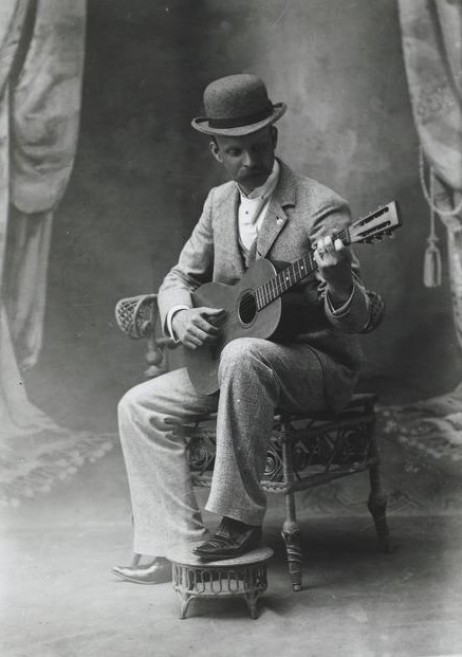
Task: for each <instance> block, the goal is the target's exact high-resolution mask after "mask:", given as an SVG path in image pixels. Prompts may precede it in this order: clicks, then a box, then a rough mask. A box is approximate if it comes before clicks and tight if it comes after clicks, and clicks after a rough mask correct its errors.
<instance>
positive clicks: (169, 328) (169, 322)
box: [165, 304, 190, 342]
mask: <svg viewBox="0 0 462 657" xmlns="http://www.w3.org/2000/svg"><path fill="white" fill-rule="evenodd" d="M179 310H190V308H189V306H185V305H183V304H179V305H178V306H173V308H170V310H169V311H168V313H167V319H166V321H165V324H166V327H167V333H168V334H169V336H170V337H171V338H172V340H173V342H179V339H178V338H177V336H176V335H175V333H174V331H173V328H172V319H173V315H174V314H175V313H177V312H178V311H179Z"/></svg>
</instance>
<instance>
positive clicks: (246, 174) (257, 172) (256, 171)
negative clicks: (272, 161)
mask: <svg viewBox="0 0 462 657" xmlns="http://www.w3.org/2000/svg"><path fill="white" fill-rule="evenodd" d="M270 173H271V172H270V171H269V170H268V169H267V168H266V167H258V168H253V169H249V168H248V167H246V168H245V169H243V170H241V178H243V179H244V180H245V179H246V178H254V177H255V176H261V175H265V176H269V174H270Z"/></svg>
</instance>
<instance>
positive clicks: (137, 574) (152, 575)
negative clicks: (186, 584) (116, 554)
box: [112, 558, 172, 584]
mask: <svg viewBox="0 0 462 657" xmlns="http://www.w3.org/2000/svg"><path fill="white" fill-rule="evenodd" d="M112 572H113V573H114V575H117V577H120V578H121V579H124V580H125V581H126V582H133V583H134V584H163V583H165V582H171V580H172V564H171V563H170V562H169V561H167V560H166V559H160V558H158V559H155V560H154V561H153V562H152V563H150V564H147V565H146V566H135V567H131V566H113V567H112Z"/></svg>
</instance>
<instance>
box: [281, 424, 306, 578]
mask: <svg viewBox="0 0 462 657" xmlns="http://www.w3.org/2000/svg"><path fill="white" fill-rule="evenodd" d="M283 428H284V430H283V437H282V465H283V470H284V481H285V483H286V484H291V483H292V482H293V480H294V469H293V460H292V444H291V430H290V424H289V423H288V422H284V424H283ZM285 504H286V519H285V521H284V524H283V526H282V538H283V539H284V543H285V546H286V552H287V565H288V567H289V577H290V581H291V583H292V588H293V590H294V591H301V589H302V574H303V559H302V533H301V530H300V526H299V524H298V523H297V516H296V511H295V494H294V492H293V491H289V492H288V493H286V494H285Z"/></svg>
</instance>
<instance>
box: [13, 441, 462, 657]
mask: <svg viewBox="0 0 462 657" xmlns="http://www.w3.org/2000/svg"><path fill="white" fill-rule="evenodd" d="M382 454H383V461H384V475H385V476H384V480H385V486H386V488H387V490H388V492H389V494H390V507H389V510H390V513H389V520H390V528H391V532H392V536H393V543H394V546H395V548H396V549H395V550H394V552H393V553H392V554H391V555H384V554H381V553H380V552H379V551H378V550H377V544H376V538H375V534H374V530H373V527H372V525H371V521H370V518H369V516H368V514H367V512H366V511H365V507H364V500H365V498H366V496H367V477H365V476H364V475H356V477H353V478H350V479H348V480H345V481H344V482H341V483H337V484H335V485H332V486H329V487H327V488H324V489H321V488H320V489H317V491H316V492H315V493H312V494H306V493H305V494H304V497H301V498H300V504H299V506H300V508H303V511H302V512H301V513H300V518H301V521H302V526H303V531H304V536H305V577H304V588H303V590H302V591H301V592H300V593H293V592H292V591H291V588H290V585H289V582H288V577H287V573H286V567H285V564H284V555H283V552H282V546H281V541H280V538H279V527H280V523H281V517H282V507H281V500H280V499H279V498H274V497H273V498H272V499H271V500H270V508H269V512H268V516H267V520H266V524H265V543H266V544H267V545H269V546H271V547H272V548H273V549H274V551H275V556H274V558H273V560H272V562H271V563H270V566H269V574H268V576H269V588H268V591H267V592H266V593H265V594H264V596H263V598H262V599H261V601H260V605H259V609H260V617H259V619H258V620H251V619H250V617H249V615H248V612H247V609H246V607H245V604H244V602H243V601H240V600H232V601H219V602H206V601H197V602H193V603H192V605H191V607H190V610H189V612H188V618H187V619H186V620H179V619H178V612H179V604H178V600H177V598H176V594H175V592H174V591H173V590H172V588H171V585H170V584H163V585H159V586H156V587H152V586H139V585H134V584H129V583H126V582H122V581H119V580H116V579H115V578H114V577H113V576H112V575H111V571H110V566H111V565H112V564H115V563H118V564H120V563H125V562H127V561H128V559H129V556H130V508H129V499H128V491H127V487H126V482H125V474H124V467H123V461H122V456H121V452H120V449H119V448H118V447H116V448H114V449H113V450H112V452H110V453H109V454H108V455H107V456H106V457H104V458H103V459H101V460H100V461H98V462H96V463H95V464H88V465H85V466H84V467H83V468H82V470H80V471H79V472H78V473H77V474H76V475H75V477H74V478H73V479H71V480H70V481H66V482H63V483H60V484H59V485H58V486H57V487H55V489H54V490H53V491H52V492H51V493H50V494H49V495H48V496H42V497H39V498H36V499H34V500H32V501H30V502H28V503H27V504H25V505H22V506H20V507H18V508H16V509H3V510H2V521H3V528H4V530H5V531H4V532H3V539H2V558H1V566H0V568H1V580H2V587H1V591H2V593H1V596H2V600H1V602H2V604H1V624H2V630H1V638H0V654H1V655H2V657H32V656H33V657H74V656H75V657H77V656H78V657H96V656H98V657H101V656H106V655H111V657H122V656H123V657H125V656H126V657H128V656H129V657H133V656H135V655H136V656H140V657H143V656H144V655H149V656H150V655H155V656H156V657H177V656H178V657H179V656H180V655H181V656H183V655H194V656H196V657H202V656H204V657H205V656H207V657H210V656H213V657H215V656H216V657H218V656H220V657H228V656H233V657H234V656H239V657H246V656H252V657H259V656H260V655H261V656H263V655H264V656H265V657H276V656H277V657H282V656H284V657H297V656H299V655H300V656H303V657H324V656H329V657H331V656H335V657H343V656H345V657H346V656H348V657H350V656H353V657H379V656H380V657H399V656H403V657H404V656H405V657H436V656H439V657H441V656H443V655H444V656H446V655H452V656H455V655H459V656H460V655H462V622H461V612H462V569H461V568H460V564H461V562H462V540H461V539H462V517H461V516H460V514H459V511H458V509H460V508H462V507H460V506H459V505H458V503H459V501H460V497H461V496H462V492H461V485H460V483H459V482H460V474H461V473H460V472H459V471H458V470H457V469H455V466H449V465H448V467H447V469H445V467H446V466H445V464H441V463H439V464H437V465H438V467H435V464H434V463H431V462H430V461H428V462H426V461H423V460H422V457H420V456H419V457H416V456H415V455H414V454H412V453H407V452H405V451H403V450H402V448H401V447H399V446H397V445H395V444H392V443H390V442H388V441H386V442H385V444H384V445H383V446H382ZM459 467H460V466H459ZM203 495H204V493H202V494H201V496H202V497H203ZM448 500H450V503H448ZM207 520H208V522H213V518H211V517H208V518H207Z"/></svg>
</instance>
